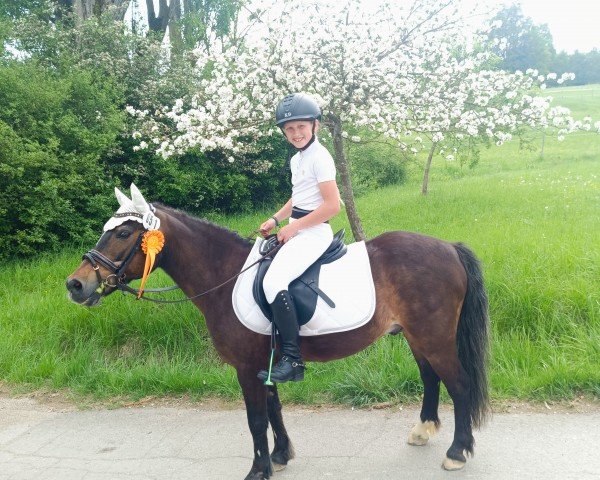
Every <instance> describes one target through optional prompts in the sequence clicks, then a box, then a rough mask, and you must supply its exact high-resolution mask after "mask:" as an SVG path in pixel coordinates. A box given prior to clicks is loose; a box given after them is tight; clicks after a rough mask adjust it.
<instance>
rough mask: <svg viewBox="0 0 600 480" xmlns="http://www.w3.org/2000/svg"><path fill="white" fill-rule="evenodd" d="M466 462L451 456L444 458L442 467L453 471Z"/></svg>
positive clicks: (460, 467)
mask: <svg viewBox="0 0 600 480" xmlns="http://www.w3.org/2000/svg"><path fill="white" fill-rule="evenodd" d="M466 463H467V462H461V461H460V460H454V459H452V458H448V457H446V458H444V461H443V462H442V467H443V469H444V470H448V471H453V470H460V469H462V468H463V467H464V466H465V464H466Z"/></svg>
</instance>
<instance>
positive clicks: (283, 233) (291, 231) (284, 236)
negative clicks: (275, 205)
mask: <svg viewBox="0 0 600 480" xmlns="http://www.w3.org/2000/svg"><path fill="white" fill-rule="evenodd" d="M294 223H295V222H294ZM294 223H288V224H287V225H286V226H285V227H282V228H281V229H280V230H279V231H278V232H277V240H279V242H280V243H285V242H287V241H288V240H289V239H290V238H292V237H295V236H296V234H297V233H298V227H297V226H295V225H294Z"/></svg>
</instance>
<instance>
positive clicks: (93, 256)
mask: <svg viewBox="0 0 600 480" xmlns="http://www.w3.org/2000/svg"><path fill="white" fill-rule="evenodd" d="M143 237H144V233H143V232H142V233H140V235H139V237H138V238H137V240H136V241H135V244H134V245H133V247H131V250H130V251H129V253H128V254H127V256H126V257H125V260H123V261H122V262H120V265H117V264H116V263H115V262H113V261H112V260H111V259H110V258H108V257H106V256H105V255H104V254H103V253H100V252H99V251H98V250H95V249H92V250H90V251H89V252H86V253H85V254H84V255H83V260H87V261H88V262H90V264H91V265H92V268H93V269H94V271H95V272H96V278H97V279H98V284H99V285H98V288H97V289H96V293H98V294H100V295H102V294H103V293H104V290H106V287H111V288H119V289H121V286H124V285H125V273H123V272H124V271H125V269H126V268H127V265H129V263H130V262H131V260H132V259H133V257H134V255H135V253H136V252H137V250H138V248H140V246H141V245H142V239H143ZM98 264H100V265H102V266H103V267H104V268H107V269H108V271H109V272H111V273H110V275H108V276H107V277H106V278H105V279H104V280H103V279H102V277H101V276H100V267H99V266H98Z"/></svg>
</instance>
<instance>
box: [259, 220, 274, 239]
mask: <svg viewBox="0 0 600 480" xmlns="http://www.w3.org/2000/svg"><path fill="white" fill-rule="evenodd" d="M275 226H276V225H275V219H273V218H269V219H268V220H267V221H266V222H263V223H262V224H261V226H260V227H259V228H258V230H259V232H260V234H261V235H262V236H263V237H265V238H266V237H267V236H268V235H269V232H270V231H271V230H273V229H274V228H275Z"/></svg>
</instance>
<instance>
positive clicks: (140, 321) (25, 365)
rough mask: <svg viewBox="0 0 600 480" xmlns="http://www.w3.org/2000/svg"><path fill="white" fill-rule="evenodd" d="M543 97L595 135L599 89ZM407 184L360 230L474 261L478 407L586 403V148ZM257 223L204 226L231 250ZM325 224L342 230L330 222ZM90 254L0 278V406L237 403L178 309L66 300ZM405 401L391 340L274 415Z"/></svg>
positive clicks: (400, 351)
mask: <svg viewBox="0 0 600 480" xmlns="http://www.w3.org/2000/svg"><path fill="white" fill-rule="evenodd" d="M547 93H549V94H551V95H553V96H554V98H555V100H556V103H557V104H559V105H564V106H567V107H569V108H571V109H572V111H573V114H574V115H575V116H577V117H580V118H581V117H583V116H585V115H590V116H592V117H593V119H594V121H597V120H600V115H599V114H600V85H592V86H590V85H588V86H583V87H567V88H561V89H552V90H549V91H547ZM542 142H543V145H544V151H543V155H541V147H542ZM419 160H420V161H421V163H422V162H424V157H420V158H419ZM420 181H421V170H420V169H419V168H417V167H416V166H413V167H411V169H410V174H409V179H408V181H407V182H406V183H405V184H402V185H399V186H391V187H386V188H383V189H379V190H376V191H372V192H370V193H368V194H366V195H363V196H361V197H359V198H358V199H357V205H358V209H359V212H360V215H361V218H362V220H363V224H364V228H365V231H366V234H367V236H368V237H374V236H376V235H378V234H380V233H382V232H385V231H389V230H408V231H414V232H419V233H423V234H427V235H432V236H435V237H439V238H442V239H445V240H448V241H462V242H464V243H466V244H468V245H469V246H470V247H471V248H472V249H473V250H474V251H475V252H476V254H477V256H478V257H479V258H480V260H481V261H482V264H483V268H484V274H485V279H486V286H487V289H488V294H489V298H490V317H491V332H492V338H491V347H492V352H491V353H492V355H491V361H490V381H491V393H492V397H493V398H495V399H498V400H502V399H523V400H534V401H536V400H555V399H571V398H573V397H576V396H579V395H585V396H588V397H596V398H598V397H600V241H599V240H600V135H598V134H596V133H592V132H585V133H577V134H573V135H571V136H567V138H566V139H565V140H564V141H563V142H558V141H557V140H556V139H555V138H552V137H550V136H546V137H545V138H544V139H542V136H541V134H532V142H531V149H530V150H520V149H519V145H518V144H517V142H511V143H508V144H506V145H504V146H502V147H495V146H494V147H492V148H490V149H489V150H484V151H482V154H481V159H480V161H479V163H478V164H477V165H476V166H475V167H474V168H472V169H471V168H469V167H467V166H464V167H461V166H460V165H458V164H456V162H448V161H446V160H445V159H443V158H435V159H434V164H433V167H432V176H431V181H430V187H429V195H428V196H426V197H424V196H422V195H421V194H420ZM108 194H112V193H109V192H107V195H108ZM115 203H116V202H115ZM271 212H272V210H271V209H267V208H265V209H264V210H262V211H258V212H255V213H254V214H251V215H244V216H236V217H212V218H211V220H212V221H215V222H217V223H219V224H221V225H223V226H226V227H229V228H231V229H234V230H236V231H238V232H240V233H241V234H242V235H247V234H248V233H249V232H251V231H252V230H254V229H255V228H256V227H257V225H258V224H259V223H260V221H261V220H262V219H263V218H265V217H266V216H268V215H270V213H271ZM332 223H333V227H334V230H335V229H338V228H342V227H346V229H347V232H349V231H350V230H349V227H348V225H347V222H346V219H345V218H344V215H339V216H338V218H336V219H335V220H334V221H333V222H332ZM347 240H348V241H349V240H350V236H349V234H347ZM91 246H92V245H74V246H70V247H68V248H65V250H64V251H62V252H61V253H60V254H45V255H42V256H40V257H38V258H37V259H35V260H31V261H23V262H10V263H7V264H4V265H2V266H1V268H0V285H2V288H0V305H1V309H0V380H1V381H2V382H3V383H4V384H5V385H8V387H9V388H10V389H12V390H15V391H28V390H33V389H40V388H41V389H50V390H54V389H66V390H67V391H68V392H71V393H72V394H73V395H74V396H75V397H79V398H81V397H83V396H88V395H89V396H92V397H94V398H104V399H105V398H110V397H114V396H119V397H125V398H132V399H135V398H140V397H143V396H147V395H174V396H179V395H184V394H185V395H189V396H191V397H192V398H202V397H207V396H213V397H214V396H218V397H221V398H225V399H238V398H240V390H239V387H238V385H237V381H236V378H235V374H234V371H233V369H232V368H230V367H228V366H225V365H223V364H222V363H221V362H220V360H219V359H218V356H217V354H216V353H215V351H214V348H213V346H212V344H211V342H210V339H209V337H208V334H207V331H206V326H205V324H204V321H203V319H202V316H201V315H200V313H199V312H198V311H197V310H196V309H195V308H194V307H193V306H191V305H185V304H183V305H154V304H148V303H147V302H136V301H134V300H133V299H132V298H130V297H123V296H122V295H121V294H113V295H111V296H110V297H109V298H106V299H105V300H104V302H103V303H102V305H101V306H99V307H97V308H92V309H86V308H83V307H80V306H77V305H75V304H73V303H71V302H69V301H68V300H67V295H66V290H65V286H64V281H65V278H66V277H67V275H69V274H70V273H71V272H72V271H73V270H74V269H75V268H76V266H77V265H78V264H79V262H80V259H81V254H82V253H83V252H84V251H85V250H87V249H89V248H90V247H91ZM165 285H170V280H169V279H168V278H167V276H166V275H164V274H162V272H159V273H157V274H153V275H152V277H151V278H150V285H149V286H150V287H153V286H154V287H157V286H165ZM174 296H175V295H174ZM265 361H266V359H265ZM421 392H422V386H421V381H420V378H419V374H418V369H417V367H416V364H415V362H414V360H413V358H412V356H411V353H410V350H409V348H408V346H407V344H406V341H405V340H404V339H403V338H402V336H401V335H398V336H395V337H385V338H382V339H381V340H380V341H379V342H377V343H376V344H374V345H373V346H371V347H370V348H368V349H367V350H365V351H363V352H361V353H359V354H358V355H355V356H353V357H350V358H347V359H344V360H339V361H335V362H329V363H325V364H319V363H311V364H309V367H308V375H307V379H306V381H304V382H301V383H298V384H293V385H287V384H286V385H284V386H282V387H281V388H280V393H281V395H282V397H283V399H285V400H287V401H293V402H299V403H300V402H302V403H318V402H334V403H348V404H353V405H366V404H372V403H378V402H405V401H416V400H418V398H419V396H420V394H421Z"/></svg>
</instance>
